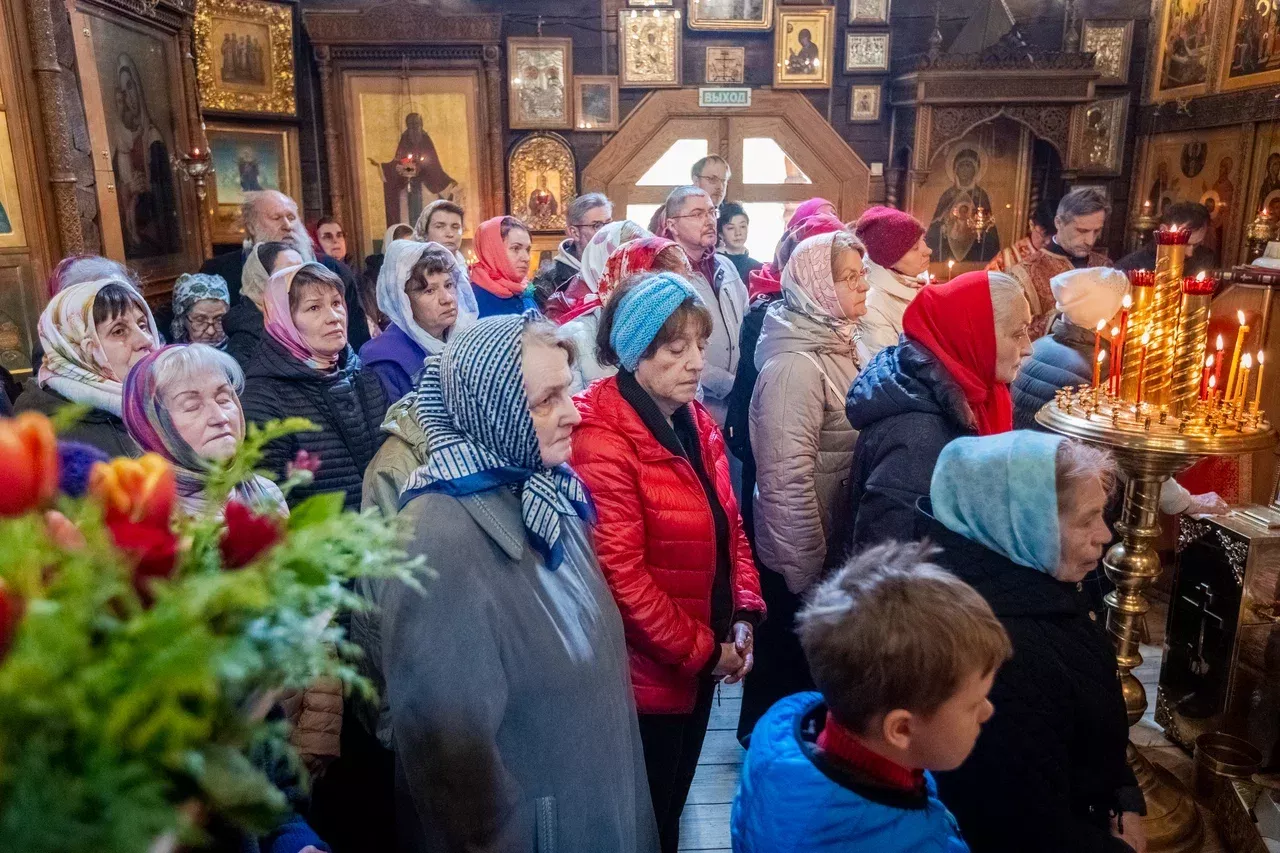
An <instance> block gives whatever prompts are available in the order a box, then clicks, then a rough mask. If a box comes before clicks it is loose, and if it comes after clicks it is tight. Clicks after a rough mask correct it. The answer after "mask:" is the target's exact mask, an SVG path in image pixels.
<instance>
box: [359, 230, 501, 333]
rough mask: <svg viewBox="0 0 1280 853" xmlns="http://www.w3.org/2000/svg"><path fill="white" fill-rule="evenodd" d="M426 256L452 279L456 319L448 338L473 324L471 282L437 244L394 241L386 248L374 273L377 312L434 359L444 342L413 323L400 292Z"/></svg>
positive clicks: (404, 295) (405, 296)
mask: <svg viewBox="0 0 1280 853" xmlns="http://www.w3.org/2000/svg"><path fill="white" fill-rule="evenodd" d="M428 252H430V253H432V254H434V255H437V256H438V257H439V258H440V261H441V262H442V263H443V264H445V266H446V267H448V269H449V275H450V276H451V277H452V278H453V284H454V288H455V292H456V294H457V299H458V319H457V320H455V321H454V324H453V328H452V329H451V330H450V334H453V333H455V332H460V331H462V330H463V329H465V328H467V327H468V326H470V325H472V324H473V323H475V321H476V318H477V317H478V316H479V314H480V311H479V309H478V308H477V306H476V295H475V293H473V292H472V290H471V282H470V281H468V280H467V275H466V273H465V272H463V271H462V270H461V269H460V268H459V267H458V262H457V261H456V260H455V259H454V256H453V253H452V252H450V251H449V250H448V249H446V248H445V247H444V246H441V245H440V244H439V243H421V242H419V241H417V240H396V241H394V242H392V243H391V245H390V246H388V247H387V252H386V258H385V259H384V260H383V262H382V269H381V270H380V271H379V272H378V310H379V311H381V312H382V313H383V314H385V315H386V316H387V319H389V320H390V321H391V322H392V323H394V324H395V325H396V326H398V327H399V328H400V331H402V332H404V333H405V334H406V335H408V336H409V337H410V338H412V339H413V340H414V342H415V343H417V345H418V346H420V347H422V348H423V349H424V350H425V351H426V352H427V354H428V355H437V354H439V352H440V350H442V349H444V343H445V342H444V341H442V340H440V339H439V338H434V337H432V336H431V335H430V334H428V333H427V330H426V329H424V328H422V327H421V326H419V325H418V324H417V323H416V322H415V321H414V319H413V306H412V305H410V304H409V294H407V293H405V290H404V288H405V284H406V283H407V282H408V281H409V276H410V275H412V274H413V268H414V266H416V265H417V263H418V261H420V260H421V259H422V257H423V256H424V255H426V254H427V253H428Z"/></svg>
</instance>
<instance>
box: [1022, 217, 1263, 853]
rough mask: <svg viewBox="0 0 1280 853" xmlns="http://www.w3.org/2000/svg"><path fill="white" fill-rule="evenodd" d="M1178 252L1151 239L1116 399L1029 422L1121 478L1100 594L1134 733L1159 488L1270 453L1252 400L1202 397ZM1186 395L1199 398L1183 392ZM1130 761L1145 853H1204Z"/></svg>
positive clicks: (1195, 295)
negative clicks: (1147, 284)
mask: <svg viewBox="0 0 1280 853" xmlns="http://www.w3.org/2000/svg"><path fill="white" fill-rule="evenodd" d="M1184 245H1185V238H1184V236H1183V235H1179V234H1177V233H1172V234H1171V233H1169V232H1164V231H1162V232H1161V233H1160V234H1159V235H1157V262H1156V266H1157V270H1158V273H1157V275H1156V277H1155V278H1156V281H1155V288H1154V289H1155V292H1154V293H1153V294H1151V299H1150V303H1149V304H1150V306H1151V309H1150V312H1149V313H1147V312H1145V311H1144V312H1142V313H1144V314H1146V317H1144V318H1143V320H1145V322H1144V323H1143V325H1144V326H1145V328H1143V329H1134V328H1132V327H1131V328H1130V329H1129V330H1128V334H1127V341H1126V344H1125V352H1124V354H1123V358H1124V360H1125V363H1124V365H1123V370H1122V375H1123V377H1124V381H1122V382H1121V383H1119V384H1120V393H1112V392H1113V391H1114V390H1115V388H1114V386H1113V385H1111V383H1107V382H1105V381H1104V382H1100V383H1099V384H1098V385H1097V386H1088V385H1081V386H1078V387H1075V388H1068V389H1063V390H1061V391H1059V392H1058V393H1057V396H1056V397H1055V399H1054V400H1053V402H1051V403H1048V404H1047V405H1045V407H1044V408H1043V409H1041V410H1040V411H1039V413H1037V415H1036V420H1037V422H1039V423H1040V424H1041V425H1042V426H1044V427H1046V428H1048V429H1050V430H1053V431H1055V432H1058V433H1061V434H1063V435H1066V436H1070V437H1072V438H1077V439H1081V440H1083V441H1087V442H1090V443H1093V444H1098V445H1102V446H1104V447H1106V448H1107V449H1109V450H1110V451H1111V452H1112V453H1113V454H1114V455H1115V458H1116V462H1117V464H1118V466H1119V468H1120V470H1121V472H1122V473H1123V475H1124V478H1125V487H1124V503H1123V508H1122V511H1121V516H1120V521H1119V522H1118V523H1117V525H1116V532H1117V533H1118V534H1119V535H1120V541H1119V542H1118V543H1116V544H1115V545H1113V546H1112V547H1111V548H1110V549H1109V550H1108V551H1107V553H1106V556H1105V557H1103V561H1102V564H1103V570H1104V571H1105V572H1106V574H1107V577H1108V578H1110V579H1111V581H1112V582H1113V583H1114V584H1115V590H1114V591H1113V592H1111V593H1109V594H1108V595H1107V597H1106V604H1107V631H1108V633H1110V634H1111V637H1112V639H1113V640H1114V642H1115V644H1116V664H1117V667H1118V669H1119V671H1120V683H1121V689H1122V692H1123V694H1124V701H1125V709H1126V711H1127V713H1128V716H1129V724H1130V725H1131V726H1132V725H1134V724H1136V723H1137V722H1138V721H1139V720H1141V719H1142V717H1143V715H1144V714H1145V713H1146V710H1147V695H1146V690H1145V689H1144V688H1143V686H1142V682H1140V681H1139V680H1138V679H1137V677H1136V676H1134V674H1133V670H1134V669H1135V668H1137V667H1138V666H1139V665H1140V664H1141V663H1142V654H1141V652H1140V651H1139V643H1140V638H1141V627H1142V618H1143V616H1144V615H1145V614H1146V612H1147V611H1148V609H1149V608H1150V605H1149V604H1148V602H1147V599H1146V595H1145V593H1146V590H1147V589H1148V588H1149V587H1150V586H1151V584H1152V583H1154V582H1155V580H1156V579H1157V578H1158V577H1159V576H1160V571H1161V567H1160V557H1159V554H1158V553H1157V551H1156V548H1155V541H1156V538H1157V537H1158V536H1159V534H1160V523H1159V510H1160V487H1161V484H1162V483H1163V482H1164V481H1165V480H1167V479H1168V478H1170V477H1172V476H1173V475H1175V474H1178V473H1180V472H1182V471H1184V470H1186V469H1187V468H1189V467H1191V466H1192V465H1193V464H1195V463H1196V462H1197V461H1198V460H1200V459H1201V458H1203V457H1206V456H1232V455H1237V454H1242V453H1252V452H1255V451H1259V450H1265V449H1267V448H1270V447H1272V446H1274V445H1275V443H1276V438H1277V437H1276V432H1275V430H1274V429H1272V427H1271V424H1270V423H1269V422H1268V421H1267V419H1266V417H1265V415H1264V413H1263V412H1261V411H1259V409H1258V407H1257V404H1256V402H1254V401H1253V400H1251V399H1250V396H1249V395H1248V394H1242V395H1240V397H1239V398H1238V399H1237V400H1233V401H1225V400H1223V399H1222V397H1221V395H1222V394H1223V393H1225V389H1217V388H1214V387H1213V386H1212V385H1207V386H1206V393H1205V396H1204V397H1203V398H1201V397H1199V396H1198V394H1199V389H1200V386H1201V382H1202V380H1204V381H1205V382H1206V383H1207V381H1208V380H1207V377H1206V376H1204V374H1203V371H1204V364H1203V354H1204V352H1205V345H1206V340H1205V338H1206V336H1207V334H1208V331H1207V328H1206V323H1205V320H1206V316H1204V315H1207V304H1201V303H1202V301H1203V302H1206V303H1207V299H1206V298H1205V295H1206V290H1207V288H1205V287H1204V286H1203V285H1202V286H1201V287H1200V288H1199V289H1198V288H1196V287H1195V286H1191V285H1188V287H1187V290H1186V292H1185V296H1186V297H1187V298H1183V297H1184V292H1183V284H1184V283H1183V279H1182V258H1183V255H1184V254H1185V250H1184V248H1183V247H1184ZM1135 290H1137V288H1135ZM1210 292H1211V291H1210ZM1144 301H1145V300H1144ZM1171 304H1172V305H1173V309H1172V311H1171V310H1170V309H1169V306H1170V305H1171ZM1144 307H1145V306H1144ZM1184 312H1185V313H1186V316H1183V314H1184ZM1135 331H1136V332H1138V333H1139V334H1142V335H1144V336H1145V335H1146V333H1147V332H1150V337H1149V345H1148V347H1145V348H1144V349H1145V350H1146V351H1144V352H1141V354H1137V353H1135V350H1134V348H1132V347H1131V345H1132V342H1133V341H1134V340H1135V337H1134V332H1135ZM1139 359H1141V360H1142V362H1144V363H1142V364H1141V366H1140V367H1139V368H1138V370H1137V371H1136V372H1134V371H1131V370H1130V365H1131V364H1132V363H1135V362H1138V361H1139ZM1152 364H1157V365H1159V370H1158V371H1155V372H1154V373H1153V371H1152V370H1151V366H1152ZM1193 387H1194V388H1196V389H1197V394H1196V395H1195V396H1193V395H1191V393H1190V389H1192V388H1193ZM1128 759H1129V763H1130V765H1131V766H1132V767H1133V770H1134V774H1135V775H1136V776H1137V778H1138V783H1139V785H1140V786H1141V787H1142V791H1143V794H1144V795H1145V797H1146V801H1147V816H1146V817H1145V818H1144V820H1143V823H1144V826H1145V828H1146V833H1147V840H1148V849H1149V850H1150V851H1152V853H1156V851H1194V850H1199V849H1200V845H1201V842H1202V840H1203V835H1204V827H1203V824H1202V822H1201V820H1200V815H1199V811H1198V810H1197V809H1196V806H1195V802H1194V800H1192V798H1191V795H1190V794H1189V793H1188V792H1187V790H1186V789H1185V787H1184V786H1183V785H1182V784H1181V783H1179V782H1178V780H1177V779H1176V778H1175V777H1174V776H1173V775H1172V774H1170V773H1169V772H1168V771H1166V770H1164V769H1163V768H1160V767H1157V766H1155V765H1153V764H1152V763H1151V762H1150V761H1148V760H1147V759H1146V758H1145V757H1143V756H1142V755H1141V753H1139V752H1138V750H1137V749H1136V748H1135V747H1134V746H1133V745H1132V743H1131V744H1130V745H1129V750H1128Z"/></svg>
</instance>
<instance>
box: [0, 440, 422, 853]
mask: <svg viewBox="0 0 1280 853" xmlns="http://www.w3.org/2000/svg"><path fill="white" fill-rule="evenodd" d="M305 428H310V425H309V424H308V423H307V422H306V421H301V420H298V419H291V420H288V421H284V422H278V423H272V424H267V425H266V426H264V427H263V428H261V429H251V430H250V434H249V435H248V437H247V438H246V440H245V442H244V445H243V447H242V448H241V450H240V451H239V452H238V453H237V455H236V456H235V458H233V459H231V460H229V461H228V462H226V463H223V464H220V465H217V466H214V467H213V468H212V469H211V470H210V471H209V473H208V478H207V488H206V490H205V494H206V496H207V497H208V498H209V499H210V500H209V502H210V504H211V505H213V506H215V507H220V506H222V505H223V504H224V503H225V500H226V498H227V496H228V495H230V494H231V492H232V489H233V488H234V486H235V485H236V484H237V483H239V482H241V481H242V480H244V479H246V478H248V477H249V476H251V475H252V474H253V473H255V469H256V467H257V465H258V464H259V462H260V460H261V458H262V448H263V446H264V445H265V444H266V443H267V442H269V441H271V440H273V439H275V438H278V437H280V436H282V435H286V434H289V433H291V432H296V431H298V430H299V429H305ZM290 485H291V484H290V483H288V482H286V484H284V486H285V487H286V488H287V487H289V486H290ZM60 509H61V511H62V512H64V513H65V514H66V515H67V517H68V518H69V519H70V520H71V521H72V522H73V523H75V525H76V527H77V528H78V529H79V530H80V532H81V534H82V535H83V536H84V539H85V543H84V545H83V547H77V548H72V549H70V550H67V549H64V548H62V547H60V546H59V545H58V544H57V543H55V542H54V541H52V540H51V538H50V535H49V533H48V531H47V529H46V526H45V524H44V522H43V520H42V518H41V517H40V516H39V515H36V514H32V515H28V516H24V517H20V518H13V519H0V581H3V583H4V586H5V587H6V588H8V589H9V590H11V591H13V592H14V593H16V594H18V595H19V596H20V598H21V599H23V602H24V610H25V612H24V615H23V617H22V620H21V622H20V623H19V625H18V629H17V633H16V635H15V637H14V641H13V644H12V647H11V649H10V651H9V653H8V655H7V656H6V657H4V658H3V659H2V660H0V850H5V851H9V850H12V851H19V850H20V851H23V853H55V851H56V853H144V851H146V850H147V849H148V847H149V846H150V844H151V842H152V841H153V840H154V839H155V838H156V837H157V836H159V835H161V834H164V833H167V832H178V833H180V834H181V835H182V836H183V837H184V838H185V839H186V840H187V841H194V842H197V843H198V841H199V837H200V835H199V832H198V830H197V829H196V828H195V827H193V826H192V825H191V823H192V822H191V819H190V815H192V814H204V815H210V816H217V817H219V818H221V819H224V820H229V821H231V822H232V823H234V824H235V825H238V826H241V827H243V828H245V829H248V830H251V831H256V832H261V831H262V830H264V829H267V828H269V827H270V826H271V825H272V822H273V820H275V819H276V818H277V816H278V815H279V813H280V811H281V810H282V809H283V808H284V806H285V798H284V796H283V795H282V794H281V792H280V791H279V790H278V789H277V788H276V786H275V785H274V784H273V781H272V779H271V778H270V777H269V775H268V774H266V773H264V771H263V769H262V768H261V767H260V764H258V763H255V761H254V760H253V757H254V756H255V755H256V754H257V753H260V752H262V751H264V750H265V751H266V752H268V753H271V754H274V755H284V756H287V757H289V758H288V763H292V764H294V765H295V766H296V765H297V759H296V756H294V755H292V752H291V749H290V747H289V746H288V744H287V732H286V731H285V728H284V727H282V726H280V725H276V724H271V723H268V722H266V721H265V720H264V714H265V712H266V710H267V709H269V708H270V706H271V698H272V697H273V696H274V695H276V693H277V691H279V690H282V689H290V688H293V689H301V688H305V687H306V686H307V685H308V684H310V683H312V682H313V681H314V680H315V679H317V678H318V677H321V676H336V677H339V678H341V679H343V680H344V681H345V682H346V683H347V684H348V686H349V687H350V689H353V690H357V691H360V692H364V693H370V692H371V688H370V686H369V685H368V684H367V683H366V682H365V681H364V680H363V679H361V678H360V677H359V676H358V675H357V674H356V671H355V668H354V666H353V664H352V657H353V649H352V647H351V646H350V644H348V643H347V642H346V641H345V639H344V636H343V632H342V629H341V628H339V627H338V626H337V625H336V622H335V620H334V616H335V615H336V614H337V613H339V612H340V611H344V610H352V609H356V608H360V607H363V606H364V604H363V600H362V599H360V598H359V597H358V596H356V595H355V594H354V593H353V592H351V591H350V588H351V587H352V586H353V584H354V582H355V581H357V580H360V579H373V578H388V577H398V578H403V579H408V578H409V575H410V572H411V571H412V570H413V569H414V568H415V564H414V563H413V562H412V561H410V560H409V559H408V558H407V557H406V556H405V554H404V553H403V552H402V551H401V550H400V549H399V548H398V546H397V544H396V536H395V532H394V530H393V529H392V527H391V525H389V524H387V523H386V522H384V521H383V520H382V519H381V518H380V517H378V516H376V515H372V514H366V515H356V514H347V513H343V512H342V511H341V510H342V501H341V497H340V496H337V501H336V503H335V502H334V500H333V496H327V495H325V496H320V497H317V498H313V499H311V500H308V501H306V502H305V503H303V504H302V505H300V506H299V507H298V509H297V511H296V512H295V513H294V514H293V515H292V517H291V518H290V520H289V523H288V525H287V528H285V529H284V533H283V536H284V538H283V539H282V540H281V541H280V542H278V543H277V544H276V545H274V546H273V547H271V548H270V549H268V550H267V551H265V552H264V553H262V554H260V555H259V556H258V557H257V558H256V559H255V560H253V562H251V563H250V564H249V565H248V566H245V567H244V568H241V569H236V570H228V569H226V568H224V567H223V565H222V558H221V554H220V550H219V544H220V542H221V538H222V535H223V533H224V532H225V525H224V523H223V522H222V520H221V517H220V514H219V513H217V512H216V511H211V512H209V513H208V514H207V515H205V516H200V517H194V518H182V519H179V520H178V521H177V522H176V525H175V528H174V530H175V533H176V534H177V536H178V541H179V542H180V543H181V547H180V550H179V558H178V564H177V567H176V569H175V571H174V573H173V575H172V577H171V578H170V579H169V580H167V581H162V582H158V583H155V584H154V585H152V586H151V588H150V590H149V591H150V593H151V598H152V600H151V601H149V602H144V601H143V600H141V599H140V598H139V596H138V594H137V593H136V591H135V588H134V581H133V577H132V568H131V566H130V564H129V563H128V562H127V560H126V559H125V558H124V557H123V556H122V555H121V554H120V553H119V552H118V551H117V550H116V548H115V546H114V544H113V542H112V539H111V536H110V533H109V531H108V529H107V528H106V526H105V525H104V523H103V519H102V515H101V509H100V508H99V507H98V506H97V505H96V504H95V503H94V502H93V501H92V500H90V499H84V500H78V501H73V500H69V499H64V500H63V502H62V504H61V505H60Z"/></svg>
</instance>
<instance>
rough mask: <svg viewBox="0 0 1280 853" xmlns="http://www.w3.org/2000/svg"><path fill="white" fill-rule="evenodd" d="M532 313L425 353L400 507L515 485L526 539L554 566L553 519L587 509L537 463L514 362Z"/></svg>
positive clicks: (488, 321)
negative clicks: (422, 456) (422, 444)
mask: <svg viewBox="0 0 1280 853" xmlns="http://www.w3.org/2000/svg"><path fill="white" fill-rule="evenodd" d="M534 316H536V314H535V312H527V313H526V314H525V315H523V316H518V315H514V314H512V315H502V316H496V317H487V318H485V319H483V320H481V321H479V322H478V323H476V324H475V325H474V326H472V327H471V328H469V329H466V330H465V331H462V332H459V333H458V334H457V335H455V336H454V337H453V338H452V339H451V340H450V341H449V343H447V344H446V345H445V347H444V350H443V352H441V353H440V355H437V356H431V357H430V358H428V359H427V361H426V366H425V368H424V369H423V371H422V378H421V379H420V380H419V382H418V387H417V389H416V391H415V392H414V399H413V404H412V405H413V415H414V419H415V420H416V421H417V422H418V425H419V426H420V427H421V428H422V430H423V432H424V433H425V434H426V436H427V446H428V448H429V451H428V454H427V458H426V461H425V462H424V463H423V464H422V465H421V466H419V468H418V469H417V470H416V471H414V472H413V473H412V474H411V475H410V476H409V479H408V480H407V481H406V482H405V485H404V488H403V489H402V490H401V492H400V506H401V507H404V506H405V505H406V504H408V503H409V501H411V500H412V499H413V498H415V497H417V496H418V495H420V494H427V493H433V492H435V493H441V494H446V495H452V496H454V497H464V496H466V495H474V494H479V493H481V492H486V491H490V490H492V489H494V488H497V487H499V486H504V485H508V486H513V487H516V488H518V489H519V492H520V507H521V516H522V517H523V519H524V526H525V532H526V534H527V536H528V539H529V541H530V543H531V544H532V545H533V547H534V549H535V550H536V551H537V552H538V554H539V555H540V556H541V557H542V559H543V560H544V561H545V562H546V565H547V567H548V568H549V569H551V570H553V571H554V570H555V569H557V568H559V566H560V562H561V561H562V560H563V558H564V543H563V531H562V530H561V519H562V518H568V517H571V516H576V517H578V518H581V519H584V520H587V521H592V520H593V519H594V512H593V510H592V508H591V502H590V498H589V497H588V496H587V491H586V488H585V486H583V484H582V481H581V480H579V479H578V477H577V475H576V474H574V473H573V471H572V470H570V468H569V467H568V466H567V465H557V466H556V467H555V468H547V467H545V466H544V465H543V464H542V453H541V450H540V449H539V447H538V436H537V433H536V431H535V430H534V426H533V418H532V417H531V416H530V414H529V398H528V396H527V395H526V393H525V387H524V372H523V367H522V362H523V345H522V341H523V336H524V329H525V325H526V324H527V323H528V322H529V321H530V319H531V318H532V317H534Z"/></svg>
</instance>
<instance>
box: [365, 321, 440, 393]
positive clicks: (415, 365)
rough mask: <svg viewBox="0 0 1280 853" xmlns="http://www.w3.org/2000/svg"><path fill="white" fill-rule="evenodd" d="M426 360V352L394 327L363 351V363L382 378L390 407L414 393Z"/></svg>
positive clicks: (380, 381)
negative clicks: (415, 381) (416, 380)
mask: <svg viewBox="0 0 1280 853" xmlns="http://www.w3.org/2000/svg"><path fill="white" fill-rule="evenodd" d="M426 357H427V353H426V350H424V349H423V348H422V347H420V346H418V342H417V341H415V340H414V339H413V338H411V337H409V336H408V335H406V334H405V333H404V330H403V329H401V328H400V327H399V326H397V325H395V324H394V323H392V324H391V325H390V326H387V330H386V331H385V332H383V333H382V334H381V335H378V337H376V338H374V339H373V340H371V341H369V342H368V343H367V344H365V345H364V346H362V347H360V360H361V361H363V362H364V366H365V369H366V370H372V371H373V374H374V375H375V376H377V377H378V382H379V383H381V385H382V393H383V394H385V395H386V397H387V404H388V405H390V404H392V403H395V402H396V401H397V400H399V399H400V398H401V397H403V396H404V395H405V394H408V393H409V392H410V391H412V390H413V378H414V377H415V376H417V375H418V372H419V371H421V370H422V362H423V361H424V360H425V359H426Z"/></svg>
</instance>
